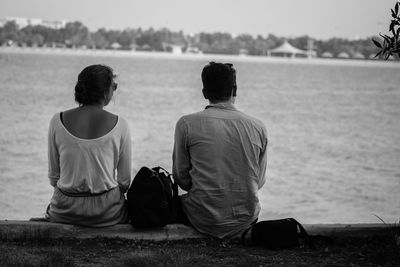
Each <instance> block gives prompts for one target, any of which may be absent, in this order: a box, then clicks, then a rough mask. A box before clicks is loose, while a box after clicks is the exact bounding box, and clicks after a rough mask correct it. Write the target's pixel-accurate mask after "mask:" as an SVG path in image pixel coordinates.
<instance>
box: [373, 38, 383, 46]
mask: <svg viewBox="0 0 400 267" xmlns="http://www.w3.org/2000/svg"><path fill="white" fill-rule="evenodd" d="M372 42H374V44H375V45H376V46H377V47H379V48H382V45H381V44H380V43H379V42H378V41H376V40H374V39H372Z"/></svg>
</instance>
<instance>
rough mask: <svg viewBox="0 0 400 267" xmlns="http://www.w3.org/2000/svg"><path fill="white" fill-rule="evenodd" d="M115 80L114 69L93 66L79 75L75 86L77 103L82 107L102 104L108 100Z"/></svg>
mask: <svg viewBox="0 0 400 267" xmlns="http://www.w3.org/2000/svg"><path fill="white" fill-rule="evenodd" d="M114 78H115V74H114V73H113V69H112V68H110V67H108V66H105V65H91V66H88V67H86V68H84V69H83V70H82V71H81V73H79V76H78V81H77V83H76V85H75V101H76V102H77V103H78V104H80V105H94V104H100V103H101V102H102V101H104V100H106V99H105V97H106V95H108V93H109V90H110V87H111V84H112V83H113V80H114Z"/></svg>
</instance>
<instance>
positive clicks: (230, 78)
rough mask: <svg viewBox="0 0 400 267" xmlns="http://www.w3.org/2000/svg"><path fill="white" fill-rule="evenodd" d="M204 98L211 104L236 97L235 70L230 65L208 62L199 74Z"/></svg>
mask: <svg viewBox="0 0 400 267" xmlns="http://www.w3.org/2000/svg"><path fill="white" fill-rule="evenodd" d="M201 80H202V82H203V93H204V96H205V97H206V98H207V99H209V100H210V101H211V102H215V101H225V100H228V99H229V98H231V97H232V96H236V90H237V86H236V70H235V69H234V68H233V65H232V64H230V63H216V62H210V63H209V64H207V65H206V66H205V67H204V68H203V71H202V73H201Z"/></svg>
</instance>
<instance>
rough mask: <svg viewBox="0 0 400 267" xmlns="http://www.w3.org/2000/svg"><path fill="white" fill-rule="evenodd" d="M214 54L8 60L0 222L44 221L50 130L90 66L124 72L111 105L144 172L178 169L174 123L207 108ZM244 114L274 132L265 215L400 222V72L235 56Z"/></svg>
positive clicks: (4, 60) (0, 77) (0, 132)
mask: <svg viewBox="0 0 400 267" xmlns="http://www.w3.org/2000/svg"><path fill="white" fill-rule="evenodd" d="M208 60H209V59H208V58H204V57H199V58H198V59H193V58H185V57H182V58H172V57H159V58H157V57H154V56H149V57H146V56H131V57H128V58H124V57H114V56H100V55H96V56H88V55H86V56H84V55H79V56H78V55H54V54H53V55H44V54H42V55H38V54H16V53H12V54H8V53H6V54H5V53H0V92H1V97H0V126H1V128H0V219H27V218H29V217H32V216H40V215H42V214H43V212H44V210H45V208H46V205H47V204H48V201H49V199H50V197H51V195H52V188H51V186H50V185H49V183H48V179H47V154H46V153H47V140H46V138H47V127H48V123H49V120H50V118H51V117H52V116H53V114H54V113H56V112H59V111H62V110H64V109H68V108H71V107H74V106H75V103H74V101H73V88H74V83H75V81H76V77H77V75H78V73H79V72H80V70H82V69H83V68H84V67H85V66H87V65H89V64H94V63H104V64H109V65H110V66H112V67H113V68H114V69H115V70H116V71H117V72H118V74H119V78H118V83H119V87H118V90H117V94H116V97H115V100H114V101H113V102H111V103H110V105H109V106H108V107H107V109H108V110H109V111H111V112H115V113H117V114H119V115H120V116H122V117H124V118H126V119H127V121H128V122H129V124H130V129H131V133H132V144H133V167H134V170H133V171H134V174H135V173H136V172H137V171H138V169H139V168H140V167H141V166H144V165H145V166H156V165H161V166H164V167H166V168H168V169H171V165H172V162H171V154H172V146H173V132H174V127H175V122H176V121H177V120H178V118H179V117H180V116H182V115H183V114H187V113H191V112H196V111H199V110H201V109H203V108H204V107H205V105H206V104H207V103H206V101H205V100H204V99H202V95H201V80H200V72H201V70H202V67H203V66H204V65H205V64H206V63H207V62H208ZM233 63H234V65H235V66H236V68H237V71H238V86H239V88H238V99H237V107H238V108H239V109H240V110H242V111H244V112H246V113H248V114H250V115H253V116H255V117H258V118H259V119H261V120H262V121H263V122H264V123H265V124H266V126H267V129H268V132H269V148H268V159H269V162H268V168H267V177H268V179H267V183H266V185H265V186H264V188H263V189H262V190H261V191H260V195H259V197H260V200H261V204H262V212H261V219H275V218H282V217H289V216H290V217H295V218H297V219H299V220H300V221H301V222H303V223H336V222H337V223H352V222H353V223H354V222H379V220H378V219H377V218H376V217H375V216H374V214H376V215H378V216H380V217H381V218H383V219H384V220H386V221H388V222H394V221H396V220H399V219H400V86H399V85H400V76H399V71H400V66H399V65H400V64H397V65H396V64H377V63H362V62H361V63H356V64H353V63H352V64H350V63H349V64H347V63H344V64H323V63H321V62H319V63H318V62H315V63H304V61H293V60H292V61H287V62H286V61H276V62H275V61H268V60H266V61H259V60H243V59H240V58H236V59H233Z"/></svg>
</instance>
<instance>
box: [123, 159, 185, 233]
mask: <svg viewBox="0 0 400 267" xmlns="http://www.w3.org/2000/svg"><path fill="white" fill-rule="evenodd" d="M161 170H163V171H161ZM178 201H179V198H178V186H177V184H176V183H174V182H173V180H172V175H171V174H169V173H168V172H167V171H166V170H165V169H164V168H161V167H155V168H152V169H150V168H147V167H142V168H141V169H140V170H139V172H138V173H137V174H136V176H135V178H134V179H133V181H132V185H131V187H130V188H129V190H128V193H127V204H128V216H129V221H130V223H131V224H132V225H133V226H134V227H136V228H140V227H161V226H165V225H166V224H169V223H174V222H176V221H177V211H178Z"/></svg>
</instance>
